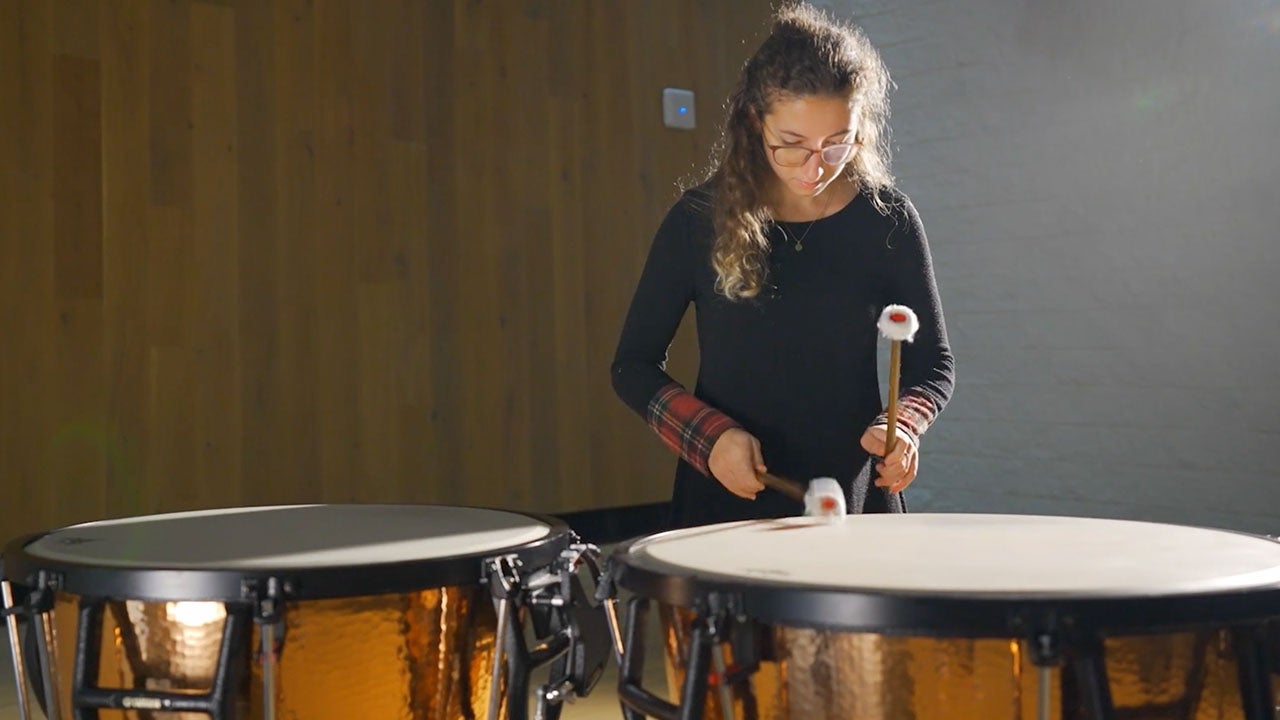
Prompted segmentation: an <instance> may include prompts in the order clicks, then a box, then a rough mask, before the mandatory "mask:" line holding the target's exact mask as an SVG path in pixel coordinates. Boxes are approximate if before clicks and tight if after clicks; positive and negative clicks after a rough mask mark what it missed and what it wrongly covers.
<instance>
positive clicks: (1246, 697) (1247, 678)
mask: <svg viewBox="0 0 1280 720" xmlns="http://www.w3.org/2000/svg"><path fill="white" fill-rule="evenodd" d="M1231 644H1232V646H1233V647H1234V649H1235V655H1236V667H1237V672H1238V673H1239V680H1240V698H1241V700H1242V701H1243V703H1244V717H1245V720H1274V718H1275V717H1276V708H1275V697H1274V696H1273V695H1272V689H1271V671H1270V667H1271V660H1270V658H1268V650H1267V644H1266V640H1265V638H1264V636H1263V628H1259V627H1252V628H1236V629H1235V630H1233V631H1232V634H1231Z"/></svg>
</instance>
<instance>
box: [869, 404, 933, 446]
mask: <svg viewBox="0 0 1280 720" xmlns="http://www.w3.org/2000/svg"><path fill="white" fill-rule="evenodd" d="M937 417H938V405H937V403H935V402H934V401H933V400H931V399H929V398H928V397H926V396H924V395H916V394H914V393H903V394H902V395H901V396H899V397H898V428H897V432H898V433H907V434H908V435H910V436H911V439H912V440H914V441H915V444H916V447H919V446H920V436H921V435H924V433H925V431H926V430H928V429H929V426H930V425H932V424H933V421H934V419H936V418H937ZM888 422H889V413H888V412H887V411H886V412H882V413H880V414H879V415H877V416H876V419H875V420H873V421H872V422H871V424H872V425H886V424H888Z"/></svg>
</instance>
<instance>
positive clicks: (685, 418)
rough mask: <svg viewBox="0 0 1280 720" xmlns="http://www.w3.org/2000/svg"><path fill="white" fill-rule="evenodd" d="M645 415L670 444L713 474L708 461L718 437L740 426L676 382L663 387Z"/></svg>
mask: <svg viewBox="0 0 1280 720" xmlns="http://www.w3.org/2000/svg"><path fill="white" fill-rule="evenodd" d="M645 419H646V420H647V421H648V423H649V427H651V428H653V431H654V432H656V433H657V434H658V437H660V438H662V442H663V443H665V444H666V445H667V447H669V448H671V449H672V450H673V451H675V453H676V454H677V455H679V456H680V457H681V458H683V459H684V460H685V462H687V463H689V464H690V465H692V466H694V467H695V468H697V469H698V470H699V471H701V472H702V474H703V475H706V476H707V477H710V476H711V470H710V468H709V467H708V465H707V461H708V460H710V458H711V448H712V447H713V446H714V445H715V444H716V440H719V439H720V436H721V435H722V434H723V433H724V431H725V430H728V429H729V428H736V427H739V425H738V423H736V422H734V421H733V419H732V418H730V417H729V416H728V415H725V414H724V413H722V412H720V411H719V410H716V409H715V408H713V407H711V406H710V405H708V404H706V403H704V402H702V401H701V400H699V399H698V398H697V396H696V395H694V394H693V393H691V392H689V391H688V390H685V389H684V388H682V387H680V385H678V384H677V383H671V384H670V385H667V386H666V387H664V388H662V389H661V390H659V391H658V394H657V395H655V396H654V397H653V399H652V400H650V401H649V409H648V413H647V417H646V418H645Z"/></svg>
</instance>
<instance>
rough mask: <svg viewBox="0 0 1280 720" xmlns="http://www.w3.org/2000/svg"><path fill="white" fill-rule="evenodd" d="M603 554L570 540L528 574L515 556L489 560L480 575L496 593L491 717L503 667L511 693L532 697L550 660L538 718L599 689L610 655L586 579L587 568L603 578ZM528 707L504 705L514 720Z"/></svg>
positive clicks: (548, 718) (546, 718) (594, 578)
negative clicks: (538, 671) (533, 681)
mask: <svg viewBox="0 0 1280 720" xmlns="http://www.w3.org/2000/svg"><path fill="white" fill-rule="evenodd" d="M599 557H600V550H599V548H597V547H596V546H594V545H590V544H585V543H573V544H570V545H569V546H568V547H567V548H566V549H564V550H563V551H562V552H561V553H560V555H559V556H558V557H557V558H556V559H555V560H554V561H552V562H551V564H549V565H547V566H545V567H537V568H533V569H531V570H529V571H527V572H526V570H525V568H524V563H523V562H522V561H521V559H520V557H519V556H517V555H515V554H508V555H500V556H496V557H492V558H489V559H487V560H486V561H485V562H484V571H483V576H482V577H481V580H480V581H481V583H482V584H484V585H487V586H488V588H489V593H490V595H491V596H492V597H493V602H494V611H495V613H496V615H497V638H498V640H497V642H496V643H495V651H494V658H493V667H492V677H491V684H490V691H489V692H490V698H489V717H490V718H496V717H497V716H498V713H499V710H500V707H501V689H502V684H503V683H502V680H503V678H504V671H505V678H506V685H507V696H508V697H514V698H520V697H527V696H528V688H529V676H530V674H531V673H532V671H533V670H534V668H538V667H541V666H543V665H546V664H548V663H550V664H551V670H550V678H549V680H548V682H547V683H546V684H545V685H542V686H541V687H539V688H538V690H537V692H536V698H537V701H536V704H535V709H534V713H535V715H534V717H535V718H537V720H555V718H558V717H559V716H560V711H561V708H562V706H563V703H565V702H573V701H574V700H575V699H577V698H578V697H582V696H585V695H587V694H588V693H590V692H591V690H592V688H594V687H595V684H596V682H597V681H598V680H599V679H600V675H601V674H602V673H603V672H604V666H605V663H606V661H607V660H608V653H609V650H608V648H609V647H610V645H609V644H608V637H609V630H608V626H607V622H606V620H605V618H604V615H603V613H601V612H600V611H599V608H598V604H597V603H596V602H594V593H593V592H588V591H587V589H586V587H585V585H584V578H583V575H584V572H583V570H585V571H586V572H585V574H586V575H587V576H588V577H590V579H591V582H592V583H593V584H594V583H598V582H599V577H600V570H599V568H600V563H599ZM524 622H528V624H529V626H530V629H531V631H532V634H533V637H534V638H535V640H534V642H533V644H532V645H530V644H529V642H528V641H527V640H526V637H525V635H526V633H525V626H524ZM526 712H527V711H526V709H525V707H524V704H523V703H518V702H516V703H510V704H509V706H508V708H507V716H508V718H510V719H511V720H523V719H524V717H525V715H526Z"/></svg>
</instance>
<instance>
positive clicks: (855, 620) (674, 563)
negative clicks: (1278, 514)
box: [610, 514, 1280, 720]
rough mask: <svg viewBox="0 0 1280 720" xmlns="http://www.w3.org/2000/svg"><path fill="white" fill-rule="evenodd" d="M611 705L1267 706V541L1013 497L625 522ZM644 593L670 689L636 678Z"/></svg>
mask: <svg viewBox="0 0 1280 720" xmlns="http://www.w3.org/2000/svg"><path fill="white" fill-rule="evenodd" d="M610 575H611V579H612V581H613V582H616V583H617V584H618V585H619V586H620V587H621V588H623V589H625V590H629V591H631V592H632V593H634V595H635V597H634V598H633V599H632V600H631V604H630V607H629V610H628V617H627V630H626V633H625V638H624V653H623V661H622V664H623V667H622V672H621V677H620V684H619V693H620V696H621V700H622V705H623V710H624V714H625V715H626V716H627V717H628V718H631V719H634V718H640V717H643V716H645V715H649V716H653V717H659V718H670V719H672V720H674V719H676V718H682V719H692V718H698V717H708V718H715V719H716V720H719V719H720V718H773V719H782V718H797V719H798V718H804V719H805V720H824V719H828V718H829V719H831V720H835V719H836V718H840V719H841V720H851V719H858V720H897V719H899V718H914V719H916V720H944V719H952V718H984V719H986V718H992V719H996V718H1023V717H1026V718H1033V717H1039V718H1044V719H1050V718H1052V719H1054V720H1057V719H1059V718H1062V719H1064V720H1065V719H1067V718H1097V719H1099V720H1101V719H1104V718H1105V719H1110V718H1162V719H1165V718H1187V719H1195V720H1220V719H1226V718H1242V719H1245V720H1264V719H1265V720H1273V717H1274V713H1275V705H1276V701H1277V698H1276V693H1277V690H1276V686H1277V679H1276V677H1275V675H1276V673H1277V658H1275V657H1272V655H1274V653H1275V648H1274V633H1275V631H1276V627H1277V625H1278V624H1280V543H1277V542H1275V541H1273V540H1271V539H1268V538H1264V537H1260V536H1253V535H1247V534H1240V533H1234V532H1228V531H1221V530H1211V529H1203V528H1195V527H1186V526H1175V525H1163V524H1156V523H1146V522H1130V521H1122V520H1100V519H1086V518H1070V517H1040V516H1018V515H965V514H916V515H863V516H850V517H846V518H843V519H841V520H840V521H838V522H828V521H825V520H821V519H815V518H792V519H785V520H764V521H749V522H739V523H727V524H723V525H712V526H707V527H701V528H690V529H685V530H678V531H673V532H668V533H662V534H659V535H655V536H651V537H647V538H642V539H639V540H635V541H632V542H631V543H628V544H626V545H624V546H623V547H622V548H620V549H619V550H618V551H617V553H616V554H615V555H614V556H613V558H612V565H611V570H610ZM651 601H657V602H658V603H659V604H660V609H661V612H662V615H663V620H664V629H665V636H666V645H667V647H666V651H667V659H668V661H669V663H668V670H669V680H670V686H671V687H672V688H673V692H672V698H671V699H670V700H667V699H663V698H661V697H659V696H658V695H657V694H656V693H654V692H652V690H651V689H646V688H644V687H642V684H641V673H640V669H641V668H642V667H643V662H644V654H645V647H644V643H643V637H644V633H643V626H644V624H645V622H646V616H647V611H648V608H649V604H650V602H651Z"/></svg>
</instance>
